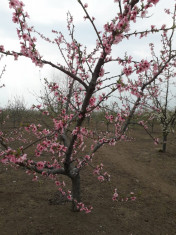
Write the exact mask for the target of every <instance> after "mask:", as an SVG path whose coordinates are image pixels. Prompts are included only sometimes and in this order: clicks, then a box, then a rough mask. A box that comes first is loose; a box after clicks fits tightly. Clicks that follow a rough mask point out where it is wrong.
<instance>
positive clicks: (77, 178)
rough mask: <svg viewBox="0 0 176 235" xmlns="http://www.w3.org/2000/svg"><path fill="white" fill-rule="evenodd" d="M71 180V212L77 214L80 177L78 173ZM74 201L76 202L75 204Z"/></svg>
mask: <svg viewBox="0 0 176 235" xmlns="http://www.w3.org/2000/svg"><path fill="white" fill-rule="evenodd" d="M71 180H72V197H73V200H72V210H73V211H74V212H78V211H79V209H78V208H77V202H80V201H81V192H80V175H79V173H78V174H77V175H76V176H75V177H73V178H71ZM75 201H76V202H75Z"/></svg>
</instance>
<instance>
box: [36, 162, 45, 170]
mask: <svg viewBox="0 0 176 235" xmlns="http://www.w3.org/2000/svg"><path fill="white" fill-rule="evenodd" d="M44 165H45V163H44V162H42V161H40V162H37V168H38V169H39V170H41V169H43V168H44Z"/></svg>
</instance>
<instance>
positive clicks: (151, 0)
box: [147, 0, 159, 5]
mask: <svg viewBox="0 0 176 235" xmlns="http://www.w3.org/2000/svg"><path fill="white" fill-rule="evenodd" d="M147 2H148V3H149V4H150V3H153V4H155V5H156V4H157V3H158V2H159V0H147Z"/></svg>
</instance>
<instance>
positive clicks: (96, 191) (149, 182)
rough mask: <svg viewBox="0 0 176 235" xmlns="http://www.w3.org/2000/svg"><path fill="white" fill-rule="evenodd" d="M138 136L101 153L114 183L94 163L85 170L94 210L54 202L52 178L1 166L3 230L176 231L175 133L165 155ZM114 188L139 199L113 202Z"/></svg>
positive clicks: (24, 233) (52, 234) (20, 233)
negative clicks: (100, 175)
mask: <svg viewBox="0 0 176 235" xmlns="http://www.w3.org/2000/svg"><path fill="white" fill-rule="evenodd" d="M135 136H136V140H135V141H131V142H123V143H122V142H121V143H119V144H117V145H116V146H115V147H111V146H104V147H103V148H102V149H100V150H99V152H98V153H97V154H96V156H95V163H94V164H95V165H96V163H98V162H99V163H100V162H103V163H104V165H105V167H104V169H105V170H106V171H108V173H110V174H111V182H110V183H109V182H103V183H99V182H98V181H97V179H96V177H95V176H93V174H92V170H91V169H90V168H89V167H88V168H86V169H85V171H83V172H82V173H81V187H82V201H83V202H85V204H86V205H92V206H93V207H94V209H93V211H92V213H90V214H85V213H81V212H79V213H78V212H77V213H74V212H72V211H71V204H70V202H69V203H68V202H63V203H62V202H61V203H60V204H57V205H54V204H51V203H50V201H51V200H52V201H53V200H54V197H55V195H56V188H55V186H54V184H53V182H52V181H51V180H44V181H39V182H32V181H31V178H32V177H30V176H27V175H26V174H25V173H24V171H23V170H22V169H19V170H14V169H12V168H11V167H7V166H4V165H3V166H2V165H0V234H1V235H5V234H8V235H16V234H17V235H33V234H35V235H38V234H44V235H56V234H57V235H62V234H64V235H67V234H68V235H69V234H73V235H74V234H75V235H77V234H110V235H111V234H112V235H113V234H114V235H115V234H117V235H121V234H122V235H123V234H129V235H130V234H133V235H145V234H152V235H159V234H162V235H166V234H168V235H172V234H176V145H175V140H176V138H175V137H174V136H172V135H171V138H172V141H171V144H169V145H168V152H167V153H165V154H164V153H161V152H159V151H158V150H159V146H155V145H154V144H153V141H152V140H151V139H150V137H149V136H148V135H146V134H145V133H144V132H143V131H142V130H138V131H137V132H136V133H135ZM114 188H117V189H118V193H119V194H120V195H124V196H125V195H128V194H129V193H130V192H131V191H133V192H134V193H135V195H136V196H137V199H136V201H128V202H121V201H119V202H113V201H112V199H111V198H112V194H113V190H114Z"/></svg>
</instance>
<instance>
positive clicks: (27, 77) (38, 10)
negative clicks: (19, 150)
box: [0, 0, 174, 107]
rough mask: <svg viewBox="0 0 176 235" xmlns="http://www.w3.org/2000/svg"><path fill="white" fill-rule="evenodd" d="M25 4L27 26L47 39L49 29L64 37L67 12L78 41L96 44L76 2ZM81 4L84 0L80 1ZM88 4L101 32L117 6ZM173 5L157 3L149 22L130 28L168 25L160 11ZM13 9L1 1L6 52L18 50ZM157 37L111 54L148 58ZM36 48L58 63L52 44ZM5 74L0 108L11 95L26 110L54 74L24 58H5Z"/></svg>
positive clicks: (104, 1)
mask: <svg viewBox="0 0 176 235" xmlns="http://www.w3.org/2000/svg"><path fill="white" fill-rule="evenodd" d="M23 2H24V4H25V11H27V12H28V13H29V15H30V19H29V20H28V24H29V25H30V26H32V25H33V26H34V27H35V29H36V30H37V31H39V32H41V33H43V34H45V35H46V36H49V37H53V35H52V34H51V30H52V29H55V30H57V31H61V32H63V33H64V34H67V31H66V13H67V12H68V11H70V12H71V14H72V15H73V17H74V23H75V25H76V34H75V35H76V37H77V39H78V41H79V42H80V43H81V44H83V45H86V46H87V47H88V48H89V49H92V48H93V47H94V45H95V40H96V37H95V36H96V35H95V33H94V32H93V30H92V27H91V25H90V24H89V22H88V21H87V22H86V21H84V20H83V16H84V12H83V10H82V9H81V7H80V5H79V4H78V2H77V0H64V1H58V0H23ZM83 2H84V3H85V2H86V1H83ZM87 3H88V5H89V7H88V11H89V13H90V15H91V16H94V17H95V18H96V21H95V23H96V25H97V28H98V29H99V30H102V28H103V25H104V24H105V23H106V22H107V21H110V20H111V18H112V16H113V17H114V15H115V13H116V10H117V9H118V5H117V3H116V4H115V3H114V0H101V1H100V0H87ZM173 5H174V0H167V1H166V0H160V3H159V4H158V5H157V6H156V7H154V8H153V9H152V11H151V13H150V15H152V16H151V17H150V18H149V19H144V20H141V19H139V23H137V24H134V25H133V26H132V27H131V28H132V29H137V30H138V31H139V30H143V29H144V27H146V28H150V25H151V24H155V25H159V26H161V25H162V24H164V23H165V24H168V25H169V26H170V25H171V21H170V19H169V17H168V16H166V15H165V14H164V13H163V11H164V8H169V7H170V8H171V7H172V6H173ZM12 12H13V10H12V9H9V6H8V1H7V0H0V16H1V20H0V45H4V47H5V49H6V50H14V51H15V50H16V51H19V48H20V47H19V41H18V37H17V34H16V27H17V25H16V24H14V23H13V22H12ZM159 40H160V37H159V35H151V36H150V37H149V38H148V39H146V38H145V39H143V40H137V39H136V38H132V39H131V40H130V41H127V40H126V41H124V42H123V43H122V44H119V46H118V49H117V50H114V55H115V56H116V57H117V56H118V55H122V54H124V53H125V51H127V52H129V53H131V54H132V55H133V56H134V57H135V58H136V59H138V60H140V59H142V58H147V57H149V47H148V44H149V43H150V42H155V43H156V47H157V46H159V45H158V42H159ZM37 45H38V49H39V51H40V54H41V55H43V58H44V59H47V60H50V61H53V62H58V63H59V62H60V61H61V58H60V55H59V53H58V50H57V49H56V47H54V46H53V45H50V44H47V43H46V42H43V41H41V40H39V41H38V44H37ZM5 64H6V65H7V67H6V73H5V74H4V76H3V78H2V81H1V83H4V84H5V88H2V89H1V90H0V106H1V107H2V106H4V105H6V104H7V102H8V100H11V99H12V98H13V97H14V96H16V95H18V96H23V97H24V99H25V101H26V103H27V104H28V107H29V106H31V105H32V104H33V103H36V101H35V97H34V95H33V94H32V93H38V94H39V91H40V89H41V82H40V79H41V80H42V79H43V78H44V77H48V78H51V77H52V74H53V73H56V71H53V70H52V69H51V68H50V67H48V66H44V67H43V68H42V69H40V68H38V67H35V65H34V64H32V63H31V61H30V60H29V59H27V58H24V57H23V58H19V60H18V61H14V59H13V58H10V57H5V56H4V58H3V59H2V60H1V62H0V69H2V68H3V66H4V65H5ZM108 69H110V70H111V71H112V74H114V75H115V73H118V71H117V72H116V67H115V66H114V65H112V67H109V68H108Z"/></svg>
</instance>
